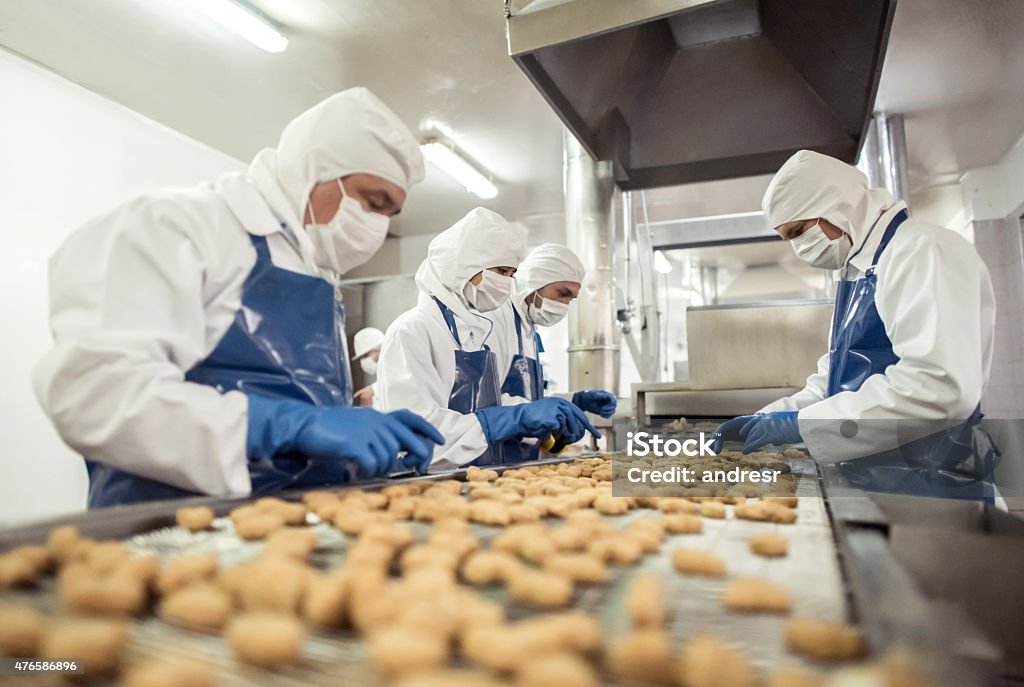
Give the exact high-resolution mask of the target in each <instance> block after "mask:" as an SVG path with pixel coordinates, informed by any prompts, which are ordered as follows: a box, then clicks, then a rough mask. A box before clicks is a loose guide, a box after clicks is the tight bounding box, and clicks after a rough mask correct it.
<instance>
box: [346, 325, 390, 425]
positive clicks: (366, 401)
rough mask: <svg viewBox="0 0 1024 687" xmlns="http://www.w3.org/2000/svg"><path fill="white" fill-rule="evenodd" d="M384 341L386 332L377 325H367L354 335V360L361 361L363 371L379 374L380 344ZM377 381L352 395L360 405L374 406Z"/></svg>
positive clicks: (372, 374)
mask: <svg viewBox="0 0 1024 687" xmlns="http://www.w3.org/2000/svg"><path fill="white" fill-rule="evenodd" d="M383 343H384V332H382V331H381V330H379V329H377V328H376V327H366V328H365V329H360V330H359V331H358V332H356V335H355V336H354V337H352V348H353V349H354V351H353V352H354V353H355V355H353V356H352V360H353V361H354V362H358V363H359V367H360V368H362V370H363V372H364V373H365V374H367V375H369V376H371V377H376V376H377V361H378V360H380V346H381V344H383ZM375 386H376V383H372V384H367V385H366V386H364V387H363V388H362V389H360V390H359V391H357V392H356V393H355V394H353V396H352V400H353V401H355V404H356V405H358V406H372V405H373V395H374V387H375Z"/></svg>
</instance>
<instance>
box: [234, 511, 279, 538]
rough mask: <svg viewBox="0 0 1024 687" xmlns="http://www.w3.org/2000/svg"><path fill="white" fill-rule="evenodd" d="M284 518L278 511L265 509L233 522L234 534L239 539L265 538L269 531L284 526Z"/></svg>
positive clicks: (274, 530)
mask: <svg viewBox="0 0 1024 687" xmlns="http://www.w3.org/2000/svg"><path fill="white" fill-rule="evenodd" d="M284 524H285V520H284V517H282V516H281V514H280V513H275V512H271V511H265V512H260V513H253V514H252V515H249V516H248V517H245V518H240V519H239V520H238V521H237V522H236V523H235V534H236V535H237V536H238V538H239V539H244V540H246V541H256V540H259V539H266V538H267V536H268V535H270V533H271V532H276V531H277V530H279V529H281V528H282V527H284Z"/></svg>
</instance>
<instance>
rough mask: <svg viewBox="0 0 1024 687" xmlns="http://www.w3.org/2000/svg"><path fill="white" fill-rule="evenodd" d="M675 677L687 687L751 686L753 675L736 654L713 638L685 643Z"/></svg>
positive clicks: (745, 662) (695, 638)
mask: <svg viewBox="0 0 1024 687" xmlns="http://www.w3.org/2000/svg"><path fill="white" fill-rule="evenodd" d="M679 675H680V677H681V678H682V682H683V684H685V685H686V686H687V687H754V685H756V684H757V675H756V673H755V672H754V668H753V667H752V666H751V665H750V663H749V662H748V661H747V658H746V656H744V655H743V654H742V653H740V651H739V650H738V649H736V648H734V647H731V646H729V645H728V644H725V643H724V642H722V640H720V639H718V638H717V637H709V636H699V637H694V638H693V639H691V640H690V641H689V642H687V644H686V647H685V648H684V649H683V654H682V656H681V658H680V671H679Z"/></svg>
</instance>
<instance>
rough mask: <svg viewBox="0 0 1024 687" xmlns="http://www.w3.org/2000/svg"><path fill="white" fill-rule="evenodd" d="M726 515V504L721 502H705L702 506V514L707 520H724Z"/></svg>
mask: <svg viewBox="0 0 1024 687" xmlns="http://www.w3.org/2000/svg"><path fill="white" fill-rule="evenodd" d="M725 513H726V508H725V504H724V503H721V502H719V501H705V502H703V503H702V504H700V514H701V515H703V516H704V517H705V518H714V519H716V520H724V519H725Z"/></svg>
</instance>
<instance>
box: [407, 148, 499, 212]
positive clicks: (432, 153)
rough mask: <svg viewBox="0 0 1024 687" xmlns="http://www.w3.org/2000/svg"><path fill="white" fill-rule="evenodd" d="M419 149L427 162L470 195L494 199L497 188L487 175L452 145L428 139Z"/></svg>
mask: <svg viewBox="0 0 1024 687" xmlns="http://www.w3.org/2000/svg"><path fill="white" fill-rule="evenodd" d="M420 149H421V150H423V157H425V158H427V161H428V162H430V163H431V164H433V165H434V166H435V167H437V168H438V169H440V170H441V171H442V172H444V173H445V174H447V175H448V176H450V177H451V178H452V179H454V180H455V181H457V182H459V183H460V184H462V185H463V186H464V187H465V188H466V190H467V191H469V192H470V193H475V194H476V195H478V196H480V197H481V198H494V197H495V196H497V195H498V187H497V186H495V185H494V184H493V183H492V182H491V180H490V177H489V175H487V174H485V173H484V172H483V171H481V170H480V169H478V168H477V166H476V165H475V164H474V163H473V162H471V161H470V160H469V158H468V157H466V155H465V154H464V153H461V152H459V151H458V150H457V149H456V148H455V146H454V145H453V144H451V143H448V142H446V141H440V140H438V139H428V140H426V141H424V142H423V143H422V144H421V145H420Z"/></svg>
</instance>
